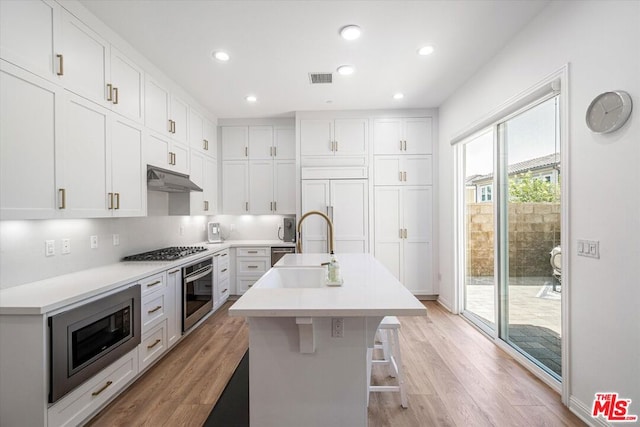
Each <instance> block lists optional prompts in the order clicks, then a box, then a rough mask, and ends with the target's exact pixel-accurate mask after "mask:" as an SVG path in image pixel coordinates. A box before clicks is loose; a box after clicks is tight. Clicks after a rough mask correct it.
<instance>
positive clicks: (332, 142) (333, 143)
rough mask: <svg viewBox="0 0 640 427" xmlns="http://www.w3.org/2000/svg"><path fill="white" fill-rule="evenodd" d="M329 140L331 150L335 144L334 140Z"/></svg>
mask: <svg viewBox="0 0 640 427" xmlns="http://www.w3.org/2000/svg"><path fill="white" fill-rule="evenodd" d="M330 142H331V151H333V147H334V146H335V142H334V141H330Z"/></svg>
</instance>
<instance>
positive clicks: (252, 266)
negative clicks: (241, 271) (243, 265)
mask: <svg viewBox="0 0 640 427" xmlns="http://www.w3.org/2000/svg"><path fill="white" fill-rule="evenodd" d="M247 268H258V266H257V265H247Z"/></svg>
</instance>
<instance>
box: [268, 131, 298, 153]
mask: <svg viewBox="0 0 640 427" xmlns="http://www.w3.org/2000/svg"><path fill="white" fill-rule="evenodd" d="M273 146H274V150H275V152H274V155H275V156H274V157H275V158H276V159H278V160H295V158H296V134H295V130H294V129H293V128H292V127H274V128H273Z"/></svg>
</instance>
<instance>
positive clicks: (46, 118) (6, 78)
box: [0, 2, 62, 219]
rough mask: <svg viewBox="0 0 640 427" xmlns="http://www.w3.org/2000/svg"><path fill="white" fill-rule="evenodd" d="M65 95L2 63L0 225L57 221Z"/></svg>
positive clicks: (0, 62) (0, 85)
mask: <svg viewBox="0 0 640 427" xmlns="http://www.w3.org/2000/svg"><path fill="white" fill-rule="evenodd" d="M0 3H2V4H4V3H7V2H0ZM12 3H13V2H12ZM61 92H62V90H61V89H59V88H58V87H57V86H56V85H54V84H52V83H51V82H49V81H46V80H44V79H41V78H39V77H36V76H34V75H32V74H30V73H27V72H26V71H24V70H22V69H20V68H18V67H14V66H13V65H10V64H7V63H6V62H3V61H0V93H1V94H2V96H0V111H2V114H0V218H1V219H40V218H54V217H56V216H57V215H58V205H57V203H56V195H57V190H56V148H57V145H58V144H59V143H60V130H61V129H60V114H59V109H60V108H59V106H60V105H61V104H60V102H61V100H60V96H61ZM26 165H28V167H25V166H26Z"/></svg>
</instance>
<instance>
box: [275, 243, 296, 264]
mask: <svg viewBox="0 0 640 427" xmlns="http://www.w3.org/2000/svg"><path fill="white" fill-rule="evenodd" d="M295 253H296V248H295V247H291V246H286V247H285V246H281V247H272V248H271V267H273V266H274V265H276V262H278V261H279V260H280V258H282V257H283V256H285V255H286V254H295Z"/></svg>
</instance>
